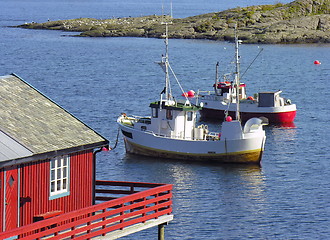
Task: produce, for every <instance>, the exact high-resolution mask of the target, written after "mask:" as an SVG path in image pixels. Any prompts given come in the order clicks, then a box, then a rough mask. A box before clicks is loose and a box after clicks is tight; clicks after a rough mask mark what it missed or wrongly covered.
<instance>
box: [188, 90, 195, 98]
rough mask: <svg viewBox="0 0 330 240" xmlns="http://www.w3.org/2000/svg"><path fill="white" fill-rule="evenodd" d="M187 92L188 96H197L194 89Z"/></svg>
mask: <svg viewBox="0 0 330 240" xmlns="http://www.w3.org/2000/svg"><path fill="white" fill-rule="evenodd" d="M187 93H188V97H195V92H194V90H189V91H188V92H187Z"/></svg>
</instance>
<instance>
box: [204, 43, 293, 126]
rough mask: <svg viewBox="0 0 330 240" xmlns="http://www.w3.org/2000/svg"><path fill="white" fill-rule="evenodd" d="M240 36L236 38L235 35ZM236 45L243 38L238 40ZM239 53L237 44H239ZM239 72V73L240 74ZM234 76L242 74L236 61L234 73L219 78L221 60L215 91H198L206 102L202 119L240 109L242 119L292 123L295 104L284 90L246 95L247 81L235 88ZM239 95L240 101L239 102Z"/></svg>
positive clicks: (233, 112)
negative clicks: (284, 93)
mask: <svg viewBox="0 0 330 240" xmlns="http://www.w3.org/2000/svg"><path fill="white" fill-rule="evenodd" d="M236 39H237V38H236ZM236 41H237V42H236V46H238V45H239V43H240V42H241V41H239V40H236ZM236 51H237V54H236V55H237V56H239V55H238V47H237V48H236ZM237 73H238V74H237ZM235 77H236V78H237V77H238V78H240V74H239V65H238V64H236V69H235V71H234V73H230V74H225V75H224V77H223V81H221V82H219V81H218V64H217V73H216V80H215V84H214V85H213V88H214V90H213V91H201V92H199V93H198V98H199V101H200V102H202V103H203V108H202V110H200V114H201V118H202V119H215V120H224V119H225V118H226V117H227V116H231V117H233V118H234V117H235V113H236V112H237V111H238V112H239V113H240V117H241V120H242V121H247V120H248V119H250V118H253V117H266V118H268V121H269V123H273V124H282V123H292V122H293V121H294V119H295V116H296V111H297V108H296V105H295V104H292V103H291V100H290V99H286V98H283V97H281V96H280V94H281V93H282V91H280V90H279V91H274V92H259V93H257V94H254V96H253V97H252V96H247V95H246V85H245V84H244V83H240V85H239V90H238V92H237V91H236V89H237V88H236V86H235V84H234V83H235V82H237V81H236V80H235ZM237 99H238V101H239V104H237Z"/></svg>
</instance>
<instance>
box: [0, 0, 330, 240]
mask: <svg viewBox="0 0 330 240" xmlns="http://www.w3.org/2000/svg"><path fill="white" fill-rule="evenodd" d="M261 3H273V1H261V0H260V1H259V0H258V1H251V0H250V1H243V0H241V1H235V3H233V2H232V1H225V2H220V1H215V0H209V1H203V2H201V1H197V0H194V1H187V0H180V1H179V0H177V1H173V7H174V9H173V14H174V16H176V15H177V17H185V16H190V15H196V14H201V13H206V12H212V11H217V10H224V9H226V8H229V7H236V6H238V5H241V6H243V5H244V4H246V5H253V4H261ZM161 4H162V1H161V0H160V1H151V0H150V1H148V0H145V1H141V2H139V3H137V2H135V1H131V0H129V1H105V0H104V1H90V0H85V1H51V0H48V1H41V0H40V1H37V0H35V1H32V0H31V1H23V0H22V1H8V0H0V9H1V15H0V31H1V34H0V53H1V58H0V74H1V75H6V74H9V73H12V72H15V73H16V74H18V75H20V76H21V77H22V78H23V79H25V80H26V81H28V82H29V83H31V84H32V85H33V86H34V87H36V88H37V89H39V90H40V91H42V92H43V93H44V94H46V95H47V96H49V97H50V98H52V99H53V100H55V101H56V102H57V103H59V104H60V105H61V106H63V107H64V108H66V109H67V110H68V111H69V112H71V113H73V114H74V115H75V116H77V117H78V118H79V119H81V120H82V121H84V122H85V123H87V124H88V125H89V126H91V127H92V128H93V129H95V130H96V131H98V132H99V133H101V134H102V135H103V136H105V137H106V138H108V139H109V140H110V141H111V145H112V146H113V145H114V144H115V140H116V134H117V126H116V123H115V120H116V118H117V116H118V115H119V114H120V113H121V112H126V113H128V114H136V115H144V114H149V109H148V107H147V106H148V104H149V102H150V101H152V100H155V99H157V97H158V94H159V92H160V91H161V90H162V83H163V73H162V71H161V69H159V67H158V66H157V65H156V64H154V61H158V60H159V59H160V57H161V54H162V53H163V41H162V40H159V39H144V38H98V39H96V38H74V37H64V36H63V34H64V33H62V32H56V31H40V30H25V29H16V28H6V27H5V26H8V25H18V24H21V23H24V22H31V21H47V19H48V18H49V19H51V20H52V19H66V18H75V17H96V18H108V17H109V16H110V17H111V16H116V17H117V16H138V15H147V14H153V13H160V12H161ZM157 11H158V12H157ZM260 48H263V49H264V51H263V52H262V54H261V56H260V57H259V58H258V59H257V61H256V62H255V63H254V64H253V65H252V67H251V68H250V69H249V71H247V73H246V74H245V75H244V78H243V79H244V81H245V82H246V83H247V84H248V93H249V94H250V95H252V94H253V93H255V92H257V91H259V90H269V91H270V90H277V89H282V90H283V95H284V96H285V97H289V98H291V100H292V101H293V102H294V103H296V104H297V107H298V113H297V117H296V121H295V128H285V127H280V126H276V127H274V126H268V127H266V132H267V142H266V151H265V153H264V157H263V161H262V166H261V167H256V166H240V165H238V166H237V165H209V164H203V163H187V162H176V161H168V160H160V159H150V158H144V157H137V156H131V155H126V154H125V150H124V145H123V143H122V142H121V141H120V142H119V145H118V146H117V148H116V149H115V150H113V151H111V152H106V153H100V154H98V170H97V177H98V179H106V180H119V181H144V182H161V183H172V184H174V215H175V219H174V220H173V221H172V222H171V223H170V224H169V226H167V228H166V239H327V238H329V235H330V229H329V224H330V200H329V195H330V177H329V175H330V163H329V161H330V154H329V152H330V147H329V130H328V128H329V120H330V114H329V106H330V100H329V99H330V96H329V95H330V93H329V87H330V83H329V80H330V78H329V76H330V57H329V56H330V45H262V46H257V45H242V46H241V56H242V70H243V71H244V70H245V69H246V68H247V66H248V65H249V64H250V63H251V61H252V60H253V59H254V57H255V56H256V55H257V54H258V51H259V50H260ZM232 57H233V46H232V44H230V43H225V42H212V41H200V40H199V41H197V40H170V60H171V63H172V67H173V69H174V70H175V72H176V74H177V76H178V78H179V79H180V80H181V83H182V85H183V87H184V88H185V90H190V89H194V90H195V91H197V90H198V89H201V90H208V89H211V85H212V83H213V79H214V72H215V71H214V66H215V63H216V62H217V61H220V65H221V66H220V69H221V71H225V70H226V69H228V68H229V67H230V66H229V62H230V60H231V59H232ZM316 59H317V60H320V61H321V62H322V64H321V65H314V64H313V62H314V60H316ZM175 91H176V92H177V93H178V89H175ZM0 111H4V110H3V109H2V110H0ZM210 126H211V128H213V129H216V128H217V127H218V125H217V124H216V123H210ZM142 238H144V239H157V229H151V230H147V231H142V232H141V233H138V234H135V235H131V236H129V237H126V238H125V239H142Z"/></svg>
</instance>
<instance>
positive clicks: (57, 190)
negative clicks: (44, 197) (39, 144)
mask: <svg viewBox="0 0 330 240" xmlns="http://www.w3.org/2000/svg"><path fill="white" fill-rule="evenodd" d="M69 163H70V158H69V156H68V155H64V156H58V157H56V158H53V159H51V160H50V197H51V199H54V198H58V197H63V196H67V195H69Z"/></svg>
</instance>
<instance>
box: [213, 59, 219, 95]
mask: <svg viewBox="0 0 330 240" xmlns="http://www.w3.org/2000/svg"><path fill="white" fill-rule="evenodd" d="M218 83H219V62H217V64H216V65H215V85H214V92H215V94H216V95H217V88H218Z"/></svg>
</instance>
